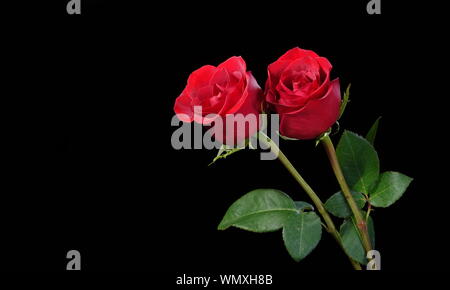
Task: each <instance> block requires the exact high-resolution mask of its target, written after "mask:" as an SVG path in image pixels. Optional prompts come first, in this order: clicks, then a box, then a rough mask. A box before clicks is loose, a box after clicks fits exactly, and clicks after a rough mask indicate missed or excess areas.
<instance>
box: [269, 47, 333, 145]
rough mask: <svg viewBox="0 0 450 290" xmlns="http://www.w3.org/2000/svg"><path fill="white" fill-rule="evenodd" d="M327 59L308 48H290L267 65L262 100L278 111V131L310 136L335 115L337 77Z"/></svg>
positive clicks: (320, 130)
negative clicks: (332, 78) (331, 75)
mask: <svg viewBox="0 0 450 290" xmlns="http://www.w3.org/2000/svg"><path fill="white" fill-rule="evenodd" d="M331 68H332V66H331V64H330V62H329V61H328V60H327V59H326V58H324V57H320V56H318V55H317V54H316V53H315V52H313V51H311V50H304V49H301V48H298V47H296V48H293V49H291V50H289V51H288V52H286V53H285V54H284V55H283V56H281V57H280V58H279V59H278V60H277V61H276V62H274V63H272V64H271V65H269V67H268V73H269V77H268V79H267V82H266V91H265V95H266V101H267V102H268V103H269V104H271V105H272V106H273V108H274V109H275V111H276V112H277V113H278V114H279V115H280V134H281V135H283V136H286V137H290V138H295V139H314V138H316V137H317V136H319V135H320V134H321V133H323V132H325V131H326V130H328V128H330V127H331V126H332V125H333V124H334V123H335V122H336V120H337V118H338V116H339V106H340V104H341V93H340V86H339V79H335V80H333V81H330V71H331Z"/></svg>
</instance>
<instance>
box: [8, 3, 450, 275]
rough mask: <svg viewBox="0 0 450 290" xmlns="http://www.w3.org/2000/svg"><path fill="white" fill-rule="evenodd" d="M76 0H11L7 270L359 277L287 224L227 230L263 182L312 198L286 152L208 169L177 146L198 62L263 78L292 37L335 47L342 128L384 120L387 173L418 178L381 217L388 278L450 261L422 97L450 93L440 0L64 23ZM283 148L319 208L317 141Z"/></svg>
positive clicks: (97, 7)
mask: <svg viewBox="0 0 450 290" xmlns="http://www.w3.org/2000/svg"><path fill="white" fill-rule="evenodd" d="M34 2H36V1H34ZM39 2H44V1H39ZM66 2H67V1H58V2H56V1H55V2H52V3H33V4H29V3H26V2H23V5H21V6H20V7H13V8H11V9H5V10H4V14H5V18H4V20H3V22H4V27H5V30H6V33H7V36H8V38H7V39H8V40H7V41H5V44H4V45H5V47H6V48H7V52H5V54H4V56H5V61H7V62H8V64H10V66H8V73H7V76H5V78H4V82H5V95H6V96H10V97H9V98H7V99H8V101H6V105H5V106H4V107H3V110H4V114H3V116H4V117H5V121H4V126H3V127H4V130H5V131H6V134H7V135H6V136H7V137H6V138H5V142H4V144H5V145H6V147H5V148H6V149H5V150H4V151H3V153H4V154H5V155H4V157H5V158H4V160H5V162H3V165H2V167H4V170H3V174H2V175H3V178H2V180H3V182H2V183H3V185H2V187H3V190H2V194H1V199H0V200H1V201H0V209H1V210H0V220H1V223H2V230H1V232H2V233H1V236H2V237H1V256H2V259H1V260H0V267H1V269H4V270H11V269H12V270H56V271H64V270H65V265H66V262H67V259H66V258H65V255H66V253H67V251H68V250H70V249H77V250H79V251H80V252H81V255H82V269H83V270H93V271H97V270H99V271H105V270H151V271H162V272H167V273H169V275H177V274H182V273H194V274H197V275H201V274H204V273H231V272H232V273H237V272H251V273H275V272H279V271H292V272H299V271H335V270H336V271H347V270H348V271H350V270H351V266H350V264H349V263H348V261H347V260H346V257H345V256H344V255H343V254H342V253H341V250H340V249H339V248H338V247H337V245H336V244H335V242H334V241H333V240H332V239H331V237H330V236H329V235H328V234H326V233H324V234H323V237H322V241H321V242H320V244H319V245H318V247H317V248H316V249H315V250H314V251H313V252H312V253H311V254H310V255H309V256H308V257H307V258H306V259H305V260H303V261H301V262H300V263H296V262H294V261H293V260H292V259H291V258H290V257H289V255H288V254H287V252H286V250H285V248H284V245H283V243H282V240H281V232H275V233H269V234H254V233H249V232H244V231H241V230H237V229H229V230H226V231H223V232H222V231H217V230H216V227H217V224H218V223H219V222H220V220H221V218H222V216H223V214H224V213H225V211H226V209H227V208H228V206H229V205H230V204H231V203H232V202H234V201H235V200H236V199H237V198H239V197H240V196H241V195H243V194H244V193H246V192H248V191H250V190H252V189H254V188H260V187H269V188H277V189H281V190H283V191H285V192H287V193H289V194H290V195H291V196H292V197H293V198H295V199H298V200H305V201H307V200H308V198H307V196H306V194H305V193H303V192H302V191H301V190H300V189H299V188H298V187H297V185H296V184H295V182H294V180H293V179H292V178H291V177H290V176H289V175H288V174H287V172H286V171H285V170H284V168H283V167H282V166H281V165H280V164H279V163H278V162H277V161H260V160H259V153H258V152H252V151H248V150H247V151H243V152H239V153H236V154H235V155H233V156H231V157H229V158H228V159H227V160H224V161H219V162H217V163H216V164H215V165H213V166H210V167H208V166H207V165H208V164H209V162H210V161H211V160H212V158H213V157H214V156H215V154H216V152H214V151H207V150H181V151H176V150H174V149H172V147H171V143H170V137H171V134H172V132H173V131H174V130H175V128H174V127H171V125H170V120H171V118H172V116H173V104H174V100H175V98H176V97H177V96H178V95H179V94H180V92H181V90H182V89H183V88H184V86H185V84H186V80H187V77H188V76H189V74H190V72H192V71H193V70H195V69H197V68H199V67H200V66H202V65H205V64H212V65H217V64H219V63H221V62H222V61H224V60H225V59H227V58H228V57H230V56H233V55H240V56H242V57H243V58H244V59H245V60H246V62H247V66H248V69H249V70H251V71H252V72H253V74H254V75H255V77H256V79H257V80H258V82H259V84H260V85H261V86H263V85H264V82H265V80H266V67H267V65H268V64H270V63H271V62H273V61H275V60H276V59H277V58H278V57H279V56H281V55H282V54H283V53H284V52H285V51H287V50H288V49H290V48H292V47H295V46H300V47H302V48H306V49H312V50H314V51H316V52H317V53H318V54H320V55H322V56H325V57H327V58H328V59H329V60H330V62H331V63H332V64H333V76H334V77H339V78H340V79H341V85H342V87H343V88H344V87H346V86H347V84H348V83H352V89H351V103H350V104H349V105H348V107H347V111H346V114H345V116H344V117H343V118H342V119H341V122H340V124H341V128H345V129H349V130H352V131H355V132H357V133H360V134H365V133H366V132H367V130H368V129H369V127H370V126H371V124H372V123H373V121H374V120H375V119H376V118H377V117H378V116H380V115H381V116H382V120H381V124H380V129H379V134H378V137H377V140H376V148H377V150H378V154H379V156H380V159H381V169H382V170H383V171H386V170H395V171H400V172H402V173H405V174H407V175H409V176H411V177H413V178H414V181H413V183H412V184H411V186H410V188H409V189H408V191H407V192H406V193H405V195H404V196H403V197H402V198H401V199H400V200H399V201H398V202H397V203H396V204H394V205H393V206H391V207H389V208H387V209H377V210H376V211H375V212H374V214H373V215H374V220H375V227H376V234H377V242H376V244H377V246H376V248H377V249H378V250H379V251H380V252H381V255H382V268H383V270H443V269H445V268H446V267H445V259H446V257H447V254H446V253H445V251H446V250H445V246H446V245H447V239H448V238H447V237H446V236H445V231H446V228H445V226H444V224H445V222H446V217H445V201H443V200H442V199H443V198H444V197H445V195H446V194H448V192H446V191H448V190H446V189H445V188H444V187H440V186H438V185H437V182H438V181H437V180H439V179H441V177H440V176H439V167H438V165H437V164H439V163H443V162H444V161H443V158H444V157H442V159H437V157H434V156H435V153H437V152H439V151H440V150H441V151H443V150H445V146H444V145H440V144H442V143H443V142H442V141H443V137H441V136H442V134H441V131H440V129H438V127H437V126H436V125H438V124H442V123H443V122H442V121H440V118H441V117H442V115H440V114H439V113H437V111H436V109H434V111H432V112H430V109H429V108H428V107H427V104H429V103H430V101H427V100H430V99H433V102H432V105H433V106H434V107H440V106H442V105H443V101H440V98H443V97H444V96H443V95H441V94H440V93H438V89H437V86H436V85H433V84H437V83H439V82H440V80H439V76H438V74H435V73H434V72H433V69H432V68H431V66H432V65H438V66H439V64H440V62H441V61H443V60H442V57H439V51H438V50H437V49H434V48H432V42H433V41H434V40H435V39H436V38H435V35H436V34H437V30H436V28H431V27H439V26H438V24H439V23H440V20H441V19H440V18H439V17H438V16H437V14H436V15H434V13H435V11H438V10H439V9H438V8H437V7H433V6H432V5H431V4H429V5H428V6H426V7H425V6H424V4H422V6H419V7H418V6H415V5H413V4H410V5H405V4H404V3H403V4H402V3H399V4H398V6H395V7H394V6H392V5H393V4H392V3H390V2H393V1H382V14H381V15H368V14H367V13H366V7H365V6H366V1H311V2H314V4H312V3H309V2H306V1H275V2H267V3H265V2H261V1H245V5H244V4H243V1H220V2H219V1H209V2H207V3H203V2H193V3H176V2H173V3H166V4H165V5H160V4H156V3H147V4H143V3H141V2H146V1H135V2H133V1H121V2H118V1H87V0H84V1H83V0H82V15H67V13H66V11H65V5H66ZM335 2H339V3H335ZM341 2H345V3H341ZM430 16H431V17H432V18H428V19H431V20H424V19H425V17H430ZM430 24H432V25H430ZM437 35H438V36H437V38H441V37H442V36H439V34H437ZM6 87H8V88H11V90H8V91H7V89H6ZM438 96H439V98H438ZM436 100H437V101H436ZM430 124H432V125H430ZM333 139H334V140H335V141H336V142H337V136H334V137H333ZM281 148H282V149H283V150H284V151H285V153H286V155H288V157H289V158H290V159H291V160H292V161H293V163H294V165H296V166H297V168H299V170H300V171H301V173H302V174H303V175H304V177H305V179H306V180H307V181H309V183H310V184H311V185H312V186H313V188H315V189H316V191H317V192H319V193H320V195H321V197H322V199H323V200H325V199H326V198H327V197H328V196H330V195H331V194H332V193H334V192H336V191H337V190H338V185H337V183H336V181H335V179H334V177H333V174H332V171H331V169H330V167H329V164H328V161H327V159H326V156H325V153H324V152H323V149H322V148H321V147H317V148H316V147H314V142H312V141H308V142H306V141H303V142H287V141H282V143H281ZM436 156H437V155H436Z"/></svg>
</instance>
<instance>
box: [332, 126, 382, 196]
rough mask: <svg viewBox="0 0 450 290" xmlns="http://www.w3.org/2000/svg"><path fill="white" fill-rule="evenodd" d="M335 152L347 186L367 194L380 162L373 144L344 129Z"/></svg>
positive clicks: (378, 169) (373, 181) (376, 177)
mask: <svg viewBox="0 0 450 290" xmlns="http://www.w3.org/2000/svg"><path fill="white" fill-rule="evenodd" d="M336 154H337V157H338V160H339V163H340V165H341V168H342V171H343V173H344V176H345V179H346V181H347V183H348V185H349V187H350V188H351V189H352V190H354V191H358V192H362V193H365V194H368V193H369V189H370V188H371V186H372V185H373V184H374V183H375V182H376V181H377V180H378V175H379V172H380V162H379V160H378V155H377V152H376V151H375V149H374V148H373V146H372V145H370V143H369V142H368V141H367V140H366V139H364V138H362V137H361V136H359V135H357V134H355V133H353V132H350V131H344V133H343V134H342V137H341V140H340V141H339V144H338V146H337V149H336Z"/></svg>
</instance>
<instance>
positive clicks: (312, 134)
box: [174, 47, 341, 145]
mask: <svg viewBox="0 0 450 290" xmlns="http://www.w3.org/2000/svg"><path fill="white" fill-rule="evenodd" d="M331 68H332V66H331V64H330V62H329V61H328V60H327V59H326V58H324V57H320V56H318V55H317V54H316V53H315V52H313V51H311V50H304V49H301V48H298V47H296V48H293V49H291V50H289V51H288V52H286V53H285V54H284V55H283V56H281V57H280V58H279V59H278V60H277V61H275V62H274V63H272V64H270V65H269V67H268V79H267V82H266V87H265V91H264V92H263V90H262V89H261V88H260V86H259V85H258V83H257V82H256V79H255V78H254V77H253V75H252V74H251V72H249V71H247V68H246V64H245V61H244V60H243V59H242V57H236V56H234V57H231V58H229V59H228V60H226V61H225V62H223V63H222V64H220V65H219V66H217V67H215V66H211V65H206V66H203V67H201V68H200V69H198V70H196V71H194V72H193V73H192V74H191V75H190V76H189V79H188V82H187V86H186V88H185V89H184V90H183V92H182V93H181V95H180V96H179V97H178V98H177V99H176V101H175V108H174V110H175V113H176V114H177V116H178V118H179V119H180V120H182V121H184V122H192V121H195V122H197V123H200V124H204V125H209V124H212V123H214V120H215V119H216V118H224V117H225V116H226V115H228V114H232V115H236V114H242V115H244V116H246V115H249V114H254V115H256V116H258V115H259V114H260V113H262V108H263V107H266V108H268V109H270V110H272V111H275V112H276V113H278V114H279V115H280V134H281V135H283V136H286V137H289V138H295V139H304V140H305V139H314V138H316V137H318V136H319V135H320V134H321V133H323V132H325V131H326V130H328V129H329V128H330V127H331V126H332V125H333V124H334V123H335V122H336V120H337V119H338V117H339V107H340V104H341V93H340V85H339V79H335V80H330V71H331ZM195 107H201V109H202V110H201V112H198V111H197V110H195ZM208 116H214V117H212V118H211V117H208ZM258 128H259V126H258V125H257V126H255V127H254V128H250V129H249V130H247V132H246V133H245V134H244V135H242V134H241V136H244V137H245V138H247V137H249V136H250V134H254V133H256V131H257V130H258ZM225 140H227V139H225ZM219 141H222V143H226V144H227V145H230V144H228V142H227V141H224V140H219ZM238 142H239V140H238Z"/></svg>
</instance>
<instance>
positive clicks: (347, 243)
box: [340, 216, 375, 265]
mask: <svg viewBox="0 0 450 290" xmlns="http://www.w3.org/2000/svg"><path fill="white" fill-rule="evenodd" d="M367 229H368V232H369V238H370V240H371V241H370V242H371V244H372V247H373V248H374V247H375V229H374V226H373V220H372V218H371V217H370V216H369V219H368V221H367ZM340 235H341V239H342V245H343V247H344V249H345V251H346V252H347V254H348V255H349V256H350V257H351V258H352V259H353V260H355V261H357V262H358V263H360V264H363V265H366V264H367V258H366V251H365V250H364V246H363V244H362V242H361V238H360V235H359V231H358V228H357V225H356V221H355V218H354V217H352V218H347V219H345V221H344V223H343V224H342V225H341V229H340Z"/></svg>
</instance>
